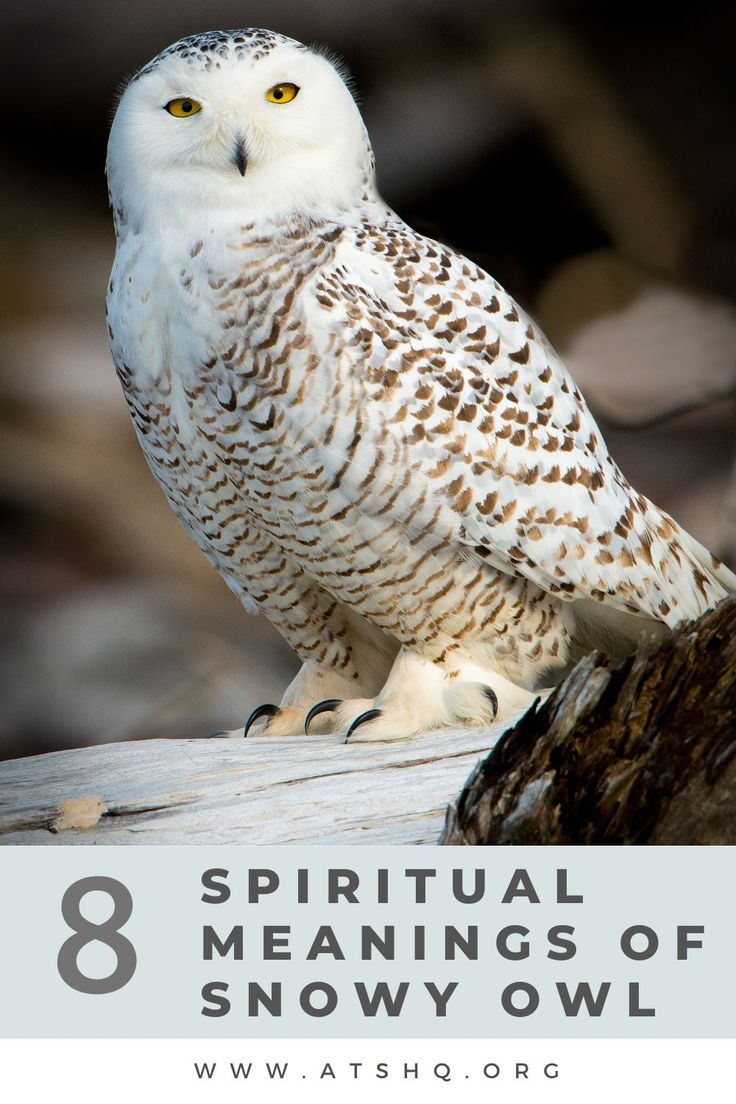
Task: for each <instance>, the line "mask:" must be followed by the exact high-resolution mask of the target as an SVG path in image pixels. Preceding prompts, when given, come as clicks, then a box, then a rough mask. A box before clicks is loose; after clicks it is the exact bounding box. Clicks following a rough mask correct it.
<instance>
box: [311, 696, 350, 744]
mask: <svg viewBox="0 0 736 1104" xmlns="http://www.w3.org/2000/svg"><path fill="white" fill-rule="evenodd" d="M338 705H342V698H325V700H324V701H321V702H317V704H316V705H313V706H312V708H311V709H310V710H309V712H308V713H307V715H306V717H305V718H304V735H305V736H308V735H309V726H310V724H311V723H312V721H313V720H314V718H315V717H318V716H319V715H320V713H329V711H330V710H331V709H337V707H338Z"/></svg>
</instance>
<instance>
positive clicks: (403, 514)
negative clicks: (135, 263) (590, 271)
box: [305, 222, 736, 624]
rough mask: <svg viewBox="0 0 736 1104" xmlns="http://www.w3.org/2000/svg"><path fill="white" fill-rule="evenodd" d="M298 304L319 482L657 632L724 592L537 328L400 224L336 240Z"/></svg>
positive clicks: (486, 279) (468, 266)
mask: <svg viewBox="0 0 736 1104" xmlns="http://www.w3.org/2000/svg"><path fill="white" fill-rule="evenodd" d="M305 310H306V312H307V315H308V321H309V329H310V332H311V334H312V335H313V338H314V339H315V340H316V341H317V343H318V346H319V353H320V355H321V356H322V357H323V358H325V359H326V360H327V361H328V362H329V363H331V364H332V365H333V366H334V371H333V376H332V379H333V380H334V385H335V389H336V390H335V395H334V396H333V397H331V396H329V395H325V396H324V399H325V404H326V405H327V406H331V412H332V416H331V422H330V429H329V433H328V434H327V436H328V437H329V444H328V446H326V448H325V450H324V462H325V464H326V465H328V466H329V465H332V470H333V481H332V488H333V491H334V492H335V493H337V492H339V493H341V494H342V495H343V496H344V497H345V498H346V499H350V500H351V501H360V503H361V509H362V510H363V511H367V512H369V513H371V512H372V513H373V514H374V515H375V516H379V515H380V517H381V518H383V519H390V520H392V521H393V522H394V523H396V524H398V525H400V526H402V527H403V528H404V529H405V530H406V531H407V532H408V533H410V534H421V533H426V532H427V530H428V527H432V528H433V529H434V530H436V531H437V532H438V533H444V534H445V535H446V540H447V541H449V542H451V543H454V544H456V545H457V546H458V550H459V552H460V553H461V554H463V555H466V556H477V557H480V558H481V559H483V560H486V561H487V562H489V563H491V564H492V565H493V566H495V567H497V568H499V569H501V570H502V571H505V572H508V573H512V574H516V575H521V576H524V577H526V578H527V579H529V580H531V581H533V582H534V583H536V584H537V585H539V586H540V587H541V588H542V589H544V590H545V591H547V592H550V593H552V594H556V595H559V597H560V598H562V599H567V600H573V599H581V598H585V599H588V598H593V599H597V600H599V601H603V602H606V603H608V604H611V605H613V606H615V607H617V608H619V609H622V610H626V611H629V612H632V613H637V614H640V615H644V616H647V617H652V618H656V619H657V620H660V621H664V622H666V623H668V624H675V623H676V622H677V621H679V620H681V619H682V618H685V617H693V616H698V615H699V614H700V613H701V612H702V611H703V610H704V609H705V608H707V607H708V606H709V605H711V604H713V603H714V602H715V601H717V600H718V599H719V598H720V597H722V596H723V595H724V594H725V593H726V592H727V590H728V589H731V588H732V587H734V586H736V579H735V578H734V577H733V576H732V575H731V573H730V572H728V571H726V569H725V568H722V567H721V566H720V565H718V563H717V561H714V559H713V558H712V557H711V556H710V554H709V553H708V552H707V551H706V550H705V549H703V548H702V547H701V546H700V545H698V544H697V542H695V541H694V540H693V539H692V538H691V537H690V536H689V535H688V534H687V533H685V532H684V531H683V530H682V529H681V528H680V527H679V526H678V525H677V524H676V522H674V521H673V520H672V519H671V518H669V517H668V516H667V515H666V514H664V513H663V512H662V511H660V510H659V509H657V507H655V506H654V505H653V504H652V503H650V502H649V501H648V500H647V499H646V498H644V497H643V496H641V495H639V494H637V493H636V492H635V491H634V490H633V488H632V487H631V486H630V485H629V483H628V482H627V480H626V479H625V477H624V476H623V474H622V473H621V472H620V470H619V469H618V467H617V466H616V464H615V463H614V462H613V460H612V459H611V457H610V455H609V454H608V452H607V449H606V446H605V443H604V441H603V439H602V436H601V434H600V431H599V430H598V427H597V426H596V423H595V421H594V419H593V417H592V415H591V414H590V411H589V410H588V408H587V406H586V404H585V401H584V399H583V397H582V395H581V394H580V392H579V391H578V389H577V387H576V386H575V384H574V382H573V381H572V379H571V377H570V376H569V374H568V372H567V371H566V369H565V367H564V365H563V364H562V362H561V360H560V359H559V357H558V356H557V354H556V353H555V351H554V349H553V348H552V347H551V345H550V344H549V342H548V341H547V340H546V338H545V337H544V335H543V334H542V333H541V332H540V331H539V329H538V328H537V327H536V326H535V325H534V324H533V323H532V322H531V321H530V320H529V318H528V317H527V316H526V315H525V314H524V313H523V311H522V310H521V309H520V308H519V307H518V306H517V305H516V303H514V301H513V300H512V299H511V297H510V296H509V295H507V294H506V293H505V292H504V290H503V289H502V288H501V287H500V286H499V284H498V283H496V282H495V281H494V280H493V279H492V278H491V277H490V276H488V275H487V274H486V273H485V272H483V271H482V270H480V269H479V268H477V267H476V266H475V265H474V264H473V263H472V262H471V261H469V260H467V259H466V258H464V257H462V256H461V255H459V254H457V253H455V252H453V251H452V250H451V249H449V248H447V247H446V246H443V245H440V244H438V243H436V242H433V241H431V240H429V239H427V238H424V237H422V236H420V235H418V234H416V233H415V232H414V231H412V230H411V229H410V228H408V227H406V226H405V225H404V224H402V223H399V222H396V223H394V224H392V226H391V227H390V228H388V229H387V228H382V229H374V230H373V231H372V232H367V231H361V233H360V234H358V236H357V237H354V238H353V237H350V236H347V235H343V241H341V243H340V245H339V248H338V249H337V250H336V252H335V256H334V261H333V263H332V264H331V265H330V266H329V267H327V268H325V269H323V270H322V271H321V272H320V273H319V275H318V276H317V277H316V278H315V279H314V280H312V281H311V282H310V285H309V288H308V290H307V292H306V300H305Z"/></svg>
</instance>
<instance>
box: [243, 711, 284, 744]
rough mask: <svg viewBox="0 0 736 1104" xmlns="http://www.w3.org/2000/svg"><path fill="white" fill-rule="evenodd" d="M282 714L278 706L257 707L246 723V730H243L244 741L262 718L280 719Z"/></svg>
mask: <svg viewBox="0 0 736 1104" xmlns="http://www.w3.org/2000/svg"><path fill="white" fill-rule="evenodd" d="M280 712H281V710H280V709H279V707H278V706H277V705H271V704H270V703H266V704H265V705H259V706H257V707H256V708H255V709H254V710H253V712H252V713H251V715H250V717H249V718H248V720H247V721H246V722H245V728H244V729H243V739H245V737H246V736H247V735H248V732H249V731H250V729H251V728H252V726H253V725H254V724H255V723H256V721H259V720H260V719H261V717H278V715H279V713H280Z"/></svg>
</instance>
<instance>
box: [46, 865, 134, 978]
mask: <svg viewBox="0 0 736 1104" xmlns="http://www.w3.org/2000/svg"><path fill="white" fill-rule="evenodd" d="M95 890H100V891H101V892H102V893H107V894H109V895H110V897H112V901H113V906H114V907H113V912H112V916H111V917H110V918H109V920H105V922H104V923H103V924H93V923H92V922H91V920H87V919H86V917H84V916H82V913H81V912H80V910H79V906H80V904H81V902H82V898H83V897H84V896H86V894H88V893H92V892H94V891H95ZM132 912H133V898H132V897H131V895H130V891H129V890H128V889H127V887H126V886H124V885H123V883H122V882H119V881H117V879H115V878H104V877H102V876H97V877H91V878H80V879H79V881H77V882H74V883H73V884H72V885H70V886H69V888H68V889H67V891H66V893H65V894H64V896H63V897H62V899H61V915H62V916H63V917H64V920H65V921H66V923H67V925H68V926H69V927H70V928H71V929H72V931H73V932H75V933H76V934H75V935H71V936H70V937H69V938H68V939H67V940H66V942H65V943H63V944H62V946H61V949H60V951H59V957H58V959H57V967H58V970H59V973H60V974H61V978H62V980H63V981H65V982H66V984H67V985H69V986H70V987H71V988H72V989H76V990H77V992H78V993H115V992H116V991H117V990H118V989H122V988H123V986H124V985H127V984H128V982H129V981H130V979H131V978H132V976H133V974H134V973H135V968H136V965H137V958H136V953H135V948H134V946H133V944H132V943H131V942H130V940H129V939H126V938H125V936H124V935H121V934H120V931H119V929H120V928H122V927H123V925H124V924H127V923H128V921H129V920H130V917H131V913H132ZM92 942H97V943H104V944H105V946H107V947H110V948H111V950H113V951H114V952H115V954H116V956H117V964H116V966H115V969H114V970H113V972H112V973H111V974H110V975H109V976H108V977H105V978H90V977H87V976H86V974H83V973H82V971H81V970H80V969H79V966H78V964H77V959H78V957H79V952H80V951H81V950H82V947H86V945H87V944H88V943H92Z"/></svg>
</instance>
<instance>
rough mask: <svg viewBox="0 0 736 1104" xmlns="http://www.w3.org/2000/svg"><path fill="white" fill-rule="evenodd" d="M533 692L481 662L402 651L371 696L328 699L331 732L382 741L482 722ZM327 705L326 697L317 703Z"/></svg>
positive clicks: (510, 710)
mask: <svg viewBox="0 0 736 1104" xmlns="http://www.w3.org/2000/svg"><path fill="white" fill-rule="evenodd" d="M532 700H533V695H532V694H530V693H529V691H527V690H524V689H523V688H521V687H519V686H516V685H514V684H513V683H511V682H509V680H508V679H506V678H504V677H503V676H502V675H500V674H498V673H497V672H496V671H493V670H491V669H489V668H487V667H479V666H477V665H475V664H473V663H470V662H463V661H461V660H459V659H457V657H455V658H453V660H452V664H451V665H450V664H449V663H434V662H432V661H430V660H427V659H424V658H423V657H422V656H419V655H417V654H415V653H413V652H409V651H406V650H404V651H402V652H401V653H400V654H399V655H398V656H397V658H396V661H395V662H394V665H393V667H392V669H391V674H390V675H389V678H388V680H387V681H386V684H385V686H384V687H383V689H382V690H381V692H380V694H378V695H377V697H375V698H372V699H371V698H353V699H348V700H346V701H342V702H337V703H334V702H331V703H330V704H329V712H330V716H331V717H332V721H333V728H332V730H333V732H339V733H344V740H345V742H346V743H350V744H353V743H358V742H360V743H363V742H370V741H376V742H379V743H385V742H389V741H392V740H401V739H406V738H407V737H410V736H415V735H418V734H419V733H420V732H427V731H430V730H432V729H437V728H482V727H486V726H488V725H490V724H492V723H493V722H494V721H495V720H496V719H497V718H498V717H499V716H501V717H503V718H505V717H508V716H511V715H513V714H515V713H517V712H519V711H520V710H521V709H523V708H525V707H526V706H528V705H529V704H531V702H532ZM320 704H321V705H322V706H323V707H324V708H325V709H327V708H328V707H327V705H326V703H320Z"/></svg>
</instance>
